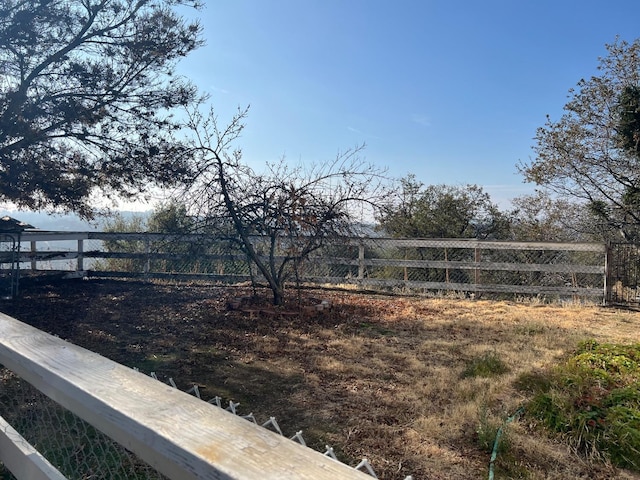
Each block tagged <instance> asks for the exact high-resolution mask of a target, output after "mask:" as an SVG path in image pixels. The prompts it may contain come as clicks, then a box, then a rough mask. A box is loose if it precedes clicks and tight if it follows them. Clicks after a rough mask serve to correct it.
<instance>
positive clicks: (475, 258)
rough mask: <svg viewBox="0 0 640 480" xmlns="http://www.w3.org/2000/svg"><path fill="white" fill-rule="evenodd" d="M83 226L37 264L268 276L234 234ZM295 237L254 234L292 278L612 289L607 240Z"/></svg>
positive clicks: (501, 289)
mask: <svg viewBox="0 0 640 480" xmlns="http://www.w3.org/2000/svg"><path fill="white" fill-rule="evenodd" d="M82 235H84V237H83V238H82V239H79V240H78V241H77V247H76V250H77V251H75V252H73V251H71V252H66V251H60V252H51V253H48V254H47V253H41V252H34V251H32V252H31V258H32V261H31V264H32V268H34V269H35V267H33V265H34V264H37V268H38V269H40V265H41V263H42V262H43V261H45V260H51V259H54V258H55V259H58V258H59V257H60V256H62V257H63V258H73V259H77V260H73V261H75V262H76V263H77V267H76V268H77V269H78V270H88V271H91V272H92V274H94V275H97V276H123V277H135V276H145V277H155V278H167V277H168V278H181V279H184V278H190V279H207V280H210V281H216V282H224V283H237V282H243V281H248V280H251V281H256V282H261V281H264V280H265V279H264V278H262V277H261V275H260V272H259V271H258V269H257V268H256V264H255V262H253V261H250V260H249V258H248V257H247V255H246V254H245V253H244V252H243V251H242V250H241V249H240V248H239V247H238V244H237V243H235V242H234V241H233V239H229V238H226V239H225V238H218V237H214V236H210V235H160V234H141V233H134V234H131V233H100V232H91V233H87V234H82ZM31 238H37V237H31ZM290 242H291V240H288V239H282V241H277V242H276V243H275V244H270V243H269V239H267V238H261V237H255V238H253V250H254V251H255V252H257V254H258V256H259V259H260V261H261V262H262V263H263V265H266V266H267V268H269V269H271V271H272V272H285V274H284V275H283V276H282V278H286V279H287V280H288V282H290V283H292V282H296V283H297V282H303V283H305V282H306V283H315V284H325V283H328V284H334V285H335V284H346V285H355V286H357V287H361V288H367V289H380V290H384V291H397V292H409V293H431V292H460V293H463V294H465V295H469V294H472V295H485V296H486V295H492V296H500V297H503V296H511V297H513V296H518V295H525V296H543V297H544V298H547V299H560V298H566V297H571V298H574V299H575V298H591V299H593V298H596V297H599V298H600V300H602V297H603V292H604V264H605V260H604V259H605V246H604V245H601V244H586V243H574V244H572V243H542V242H537V243H536V242H497V241H495V242H494V241H479V240H475V239H408V238H405V239H393V238H341V239H334V240H333V241H331V242H324V245H323V247H322V248H319V249H317V250H314V251H313V253H312V255H311V256H310V257H308V258H296V257H295V254H292V252H293V251H296V248H293V247H292V245H291V244H290ZM33 243H34V241H33V240H32V241H31V244H32V246H33ZM45 243H46V242H45ZM38 248H39V247H38ZM56 255H58V256H56ZM292 255H293V256H292ZM34 259H37V260H34Z"/></svg>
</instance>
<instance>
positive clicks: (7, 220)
mask: <svg viewBox="0 0 640 480" xmlns="http://www.w3.org/2000/svg"><path fill="white" fill-rule="evenodd" d="M29 228H35V227H34V226H33V225H29V224H28V223H25V222H21V221H20V220H17V219H15V218H13V217H10V216H9V215H5V216H4V217H0V232H22V231H24V230H27V229H29Z"/></svg>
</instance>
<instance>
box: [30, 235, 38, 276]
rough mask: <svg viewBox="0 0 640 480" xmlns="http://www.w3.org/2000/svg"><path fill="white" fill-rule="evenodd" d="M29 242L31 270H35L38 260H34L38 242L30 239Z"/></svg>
mask: <svg viewBox="0 0 640 480" xmlns="http://www.w3.org/2000/svg"><path fill="white" fill-rule="evenodd" d="M29 243H30V245H31V270H37V269H38V261H37V260H36V258H37V257H36V252H37V251H38V242H36V241H35V240H31V242H29Z"/></svg>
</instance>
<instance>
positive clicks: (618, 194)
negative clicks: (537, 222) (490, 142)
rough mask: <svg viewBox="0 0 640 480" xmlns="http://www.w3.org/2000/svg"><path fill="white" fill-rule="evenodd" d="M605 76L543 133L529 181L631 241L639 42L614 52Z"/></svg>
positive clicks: (610, 48)
mask: <svg viewBox="0 0 640 480" xmlns="http://www.w3.org/2000/svg"><path fill="white" fill-rule="evenodd" d="M606 48H607V52H608V55H607V56H606V57H603V58H601V59H600V64H599V66H598V70H599V74H598V75H594V76H592V77H591V78H589V79H587V80H584V79H583V80H580V82H578V84H577V87H576V88H575V89H572V90H570V91H569V94H570V95H569V101H568V102H567V104H566V105H565V106H564V110H565V113H564V114H563V115H562V117H561V118H560V119H558V120H552V119H551V118H549V117H547V122H546V124H545V125H544V126H543V127H540V128H539V129H538V130H537V133H536V137H535V140H536V144H535V146H534V151H535V154H536V156H535V158H534V159H533V160H532V161H531V162H529V163H523V164H521V165H520V170H521V172H522V173H523V174H524V176H525V179H526V180H528V181H533V182H535V183H537V184H538V185H541V186H543V187H545V188H548V189H550V190H551V191H552V192H554V193H555V194H557V195H560V196H561V197H566V198H568V199H573V200H574V201H579V202H582V203H583V204H585V205H586V206H587V207H588V208H589V209H590V211H591V213H592V214H593V215H594V216H595V217H596V218H599V222H600V224H604V225H607V226H608V228H609V229H610V230H616V231H618V232H620V233H622V235H623V236H624V237H625V238H629V239H630V238H638V236H639V235H638V233H639V230H640V229H639V228H638V226H639V225H640V208H639V207H640V168H639V167H640V163H639V162H640V148H639V145H640V109H639V105H640V40H635V41H634V42H632V43H628V42H626V41H622V40H616V42H615V43H613V44H610V45H607V46H606Z"/></svg>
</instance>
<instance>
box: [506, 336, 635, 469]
mask: <svg viewBox="0 0 640 480" xmlns="http://www.w3.org/2000/svg"><path fill="white" fill-rule="evenodd" d="M533 379H534V377H532V376H526V375H524V376H521V377H520V378H519V379H518V381H517V382H516V385H517V386H518V387H519V388H520V389H521V390H524V391H528V392H530V393H533V397H532V399H531V400H530V402H529V403H528V405H527V412H528V414H529V415H532V416H534V417H535V418H537V419H538V420H539V421H540V422H541V423H542V424H543V425H545V426H546V427H547V428H549V429H550V430H552V431H554V432H559V433H562V434H564V435H565V436H566V438H568V439H570V442H571V443H572V444H573V445H574V446H575V447H577V448H578V449H579V450H580V451H582V452H584V453H586V454H588V455H596V456H605V457H607V458H608V459H609V460H610V461H611V462H612V463H613V464H614V465H617V466H619V467H624V468H629V469H633V470H638V471H640V344H635V345H615V344H603V345H600V344H598V343H597V342H595V341H593V340H590V341H588V342H583V343H581V344H580V345H579V346H578V349H577V350H576V352H574V354H573V355H572V356H571V357H570V358H569V359H568V360H567V361H566V362H565V363H564V364H563V365H561V366H559V367H557V368H556V369H554V370H552V371H550V372H548V381H541V380H540V379H535V381H533Z"/></svg>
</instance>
